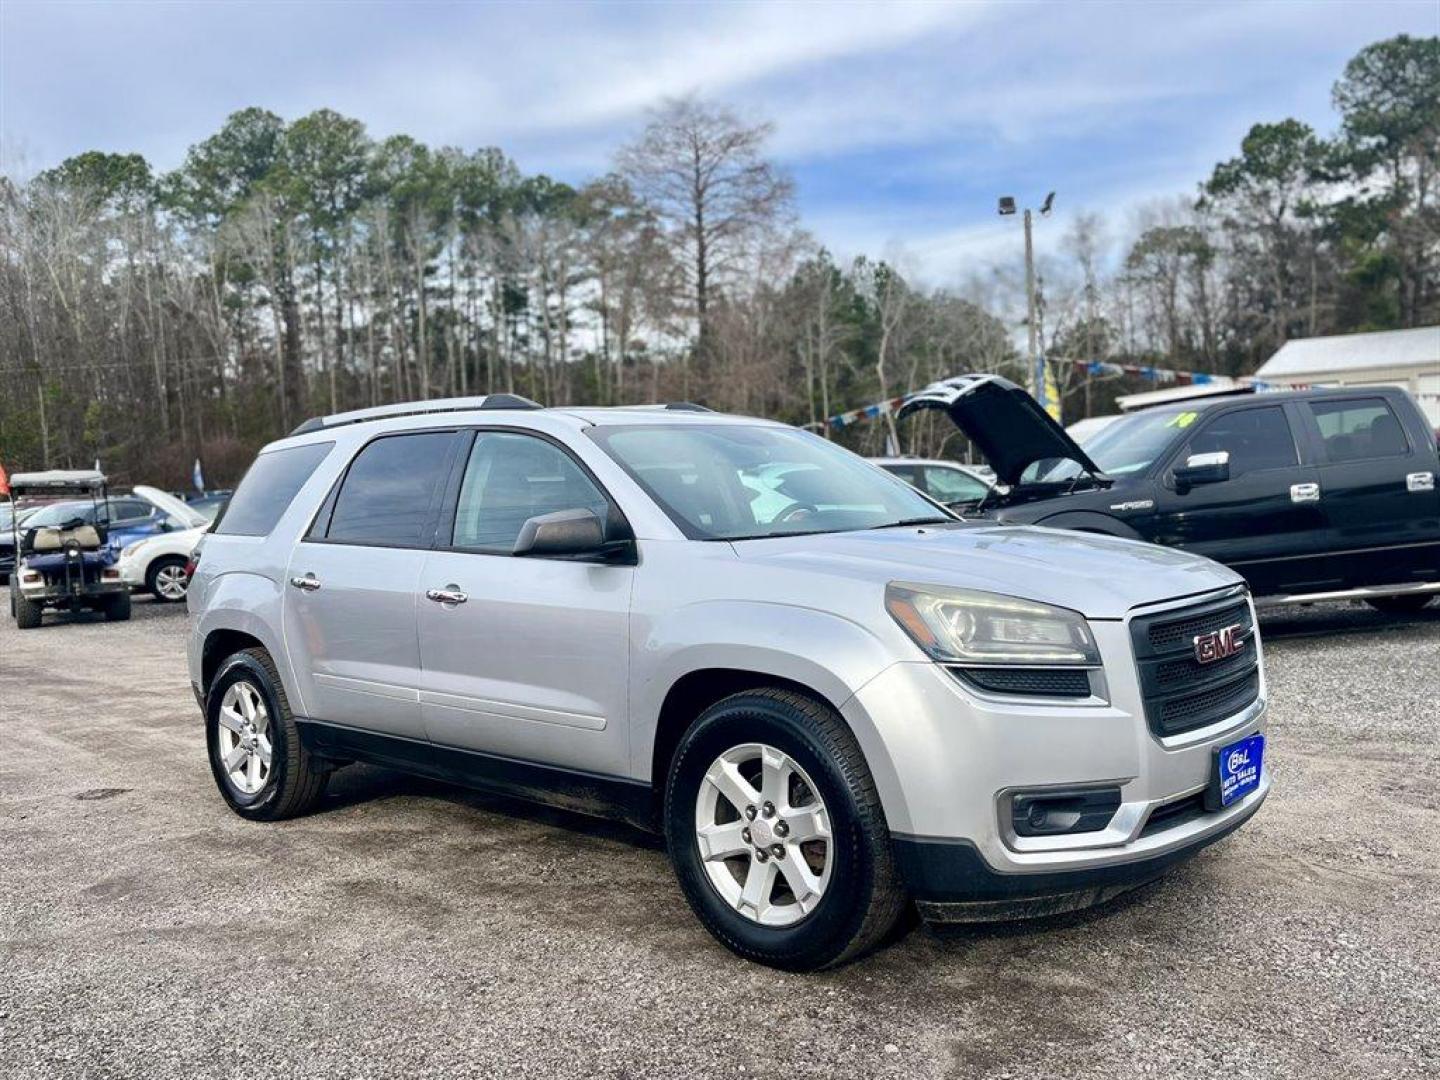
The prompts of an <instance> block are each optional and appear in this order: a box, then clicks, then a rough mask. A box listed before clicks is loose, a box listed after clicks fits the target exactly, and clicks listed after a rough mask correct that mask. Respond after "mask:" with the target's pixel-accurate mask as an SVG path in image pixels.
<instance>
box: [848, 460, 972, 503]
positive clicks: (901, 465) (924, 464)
mask: <svg viewBox="0 0 1440 1080" xmlns="http://www.w3.org/2000/svg"><path fill="white" fill-rule="evenodd" d="M870 460H871V461H872V462H874V463H875V464H876V465H879V466H880V468H882V469H884V470H885V471H886V472H888V473H893V474H894V475H896V476H898V477H899V478H900V479H901V480H904V481H905V482H906V483H907V484H909V485H910V486H911V487H913V488H915V489H917V490H918V491H920V492H921V493H923V494H925V495H929V496H930V498H932V499H934V500H935V501H936V502H938V503H944V504H945V505H946V506H954V505H956V504H957V503H973V502H979V501H980V500H981V499H983V498H984V497H985V495H986V493H987V492H989V490H990V489H991V488H992V487H994V485H995V474H994V472H992V471H991V470H990V469H988V468H986V467H984V466H982V465H961V464H959V463H958V462H954V461H942V460H939V459H936V458H911V457H877V458H871V459H870Z"/></svg>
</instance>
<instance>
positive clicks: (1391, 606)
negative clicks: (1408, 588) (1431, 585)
mask: <svg viewBox="0 0 1440 1080" xmlns="http://www.w3.org/2000/svg"><path fill="white" fill-rule="evenodd" d="M1433 599H1435V594H1434V593H1410V594H1408V595H1404V596H1377V597H1375V598H1374V599H1373V600H1366V601H1365V602H1366V603H1367V604H1369V605H1370V606H1371V607H1373V608H1374V609H1375V610H1376V611H1383V612H1384V613H1385V614H1386V615H1414V614H1415V613H1416V612H1417V611H1420V610H1421V609H1422V608H1424V607H1425V605H1426V604H1428V603H1430V601H1431V600H1433Z"/></svg>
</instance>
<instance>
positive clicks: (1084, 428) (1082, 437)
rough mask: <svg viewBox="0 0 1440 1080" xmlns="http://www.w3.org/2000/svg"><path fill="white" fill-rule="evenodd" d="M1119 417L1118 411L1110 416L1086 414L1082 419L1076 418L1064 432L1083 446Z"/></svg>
mask: <svg viewBox="0 0 1440 1080" xmlns="http://www.w3.org/2000/svg"><path fill="white" fill-rule="evenodd" d="M1119 419H1120V415H1119V414H1118V413H1117V414H1115V415H1112V416H1087V417H1086V418H1085V419H1084V420H1076V421H1075V423H1073V424H1071V425H1070V426H1069V427H1067V428H1066V429H1065V433H1066V434H1067V435H1069V436H1070V438H1072V439H1074V440H1075V441H1076V442H1077V443H1079V444H1080V445H1081V446H1084V445H1085V444H1086V443H1088V442H1089V441H1090V440H1091V439H1093V438H1094V437H1095V436H1096V435H1099V434H1100V432H1102V431H1104V430H1105V429H1106V428H1107V427H1109V426H1110V425H1111V424H1113V423H1114V422H1115V421H1116V420H1119Z"/></svg>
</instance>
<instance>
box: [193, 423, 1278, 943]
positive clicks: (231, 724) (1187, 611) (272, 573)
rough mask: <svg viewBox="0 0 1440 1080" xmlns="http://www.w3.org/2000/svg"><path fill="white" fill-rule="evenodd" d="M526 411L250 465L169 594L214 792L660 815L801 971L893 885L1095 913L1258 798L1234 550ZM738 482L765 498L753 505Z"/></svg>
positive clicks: (346, 427) (681, 870)
mask: <svg viewBox="0 0 1440 1080" xmlns="http://www.w3.org/2000/svg"><path fill="white" fill-rule="evenodd" d="M525 405H526V403H524V402H523V400H522V399H516V398H511V397H509V396H508V395H497V396H494V397H487V398H483V399H461V400H458V401H454V400H452V401H448V402H425V403H411V404H406V405H399V406H394V407H388V408H380V409H369V410H363V411H361V412H358V413H352V414H341V415H338V416H332V417H328V418H325V419H323V420H316V421H310V422H307V423H305V424H303V425H301V427H300V428H299V429H297V430H296V432H295V433H294V434H293V435H292V436H290V437H288V438H285V439H282V440H280V441H279V442H276V443H272V444H271V445H270V446H268V447H266V448H265V449H264V450H262V451H261V453H260V455H259V457H258V458H257V459H256V461H255V463H254V464H253V465H252V466H251V468H250V470H249V472H248V473H247V474H246V476H245V478H244V480H243V481H242V482H241V484H240V486H239V488H238V489H237V490H236V492H235V495H234V497H233V499H232V500H231V502H230V505H229V507H228V508H227V510H226V512H225V514H224V516H223V517H222V518H221V519H220V521H219V522H218V523H217V525H216V527H215V529H214V530H213V531H212V532H210V533H208V534H206V536H205V537H204V539H203V541H202V544H201V548H200V551H199V552H198V553H197V559H198V563H197V565H196V570H195V574H194V577H193V578H192V581H191V585H190V592H189V596H188V598H187V603H188V606H189V610H190V613H191V616H192V619H191V626H192V631H191V637H190V644H189V669H190V677H191V680H192V682H193V684H194V690H195V695H196V699H197V701H198V702H199V703H200V704H201V707H202V709H203V712H204V717H205V728H206V745H207V750H208V756H209V761H210V766H211V769H212V771H213V773H214V777H215V781H216V784H217V786H218V788H219V792H220V794H221V796H222V797H223V798H224V800H225V802H226V803H228V805H229V806H230V807H231V808H232V809H233V810H234V811H235V812H236V813H238V814H240V815H241V816H243V817H246V818H250V819H255V820H275V819H279V818H286V817H290V816H293V815H296V814H300V813H303V812H305V811H306V810H308V809H310V808H311V807H313V806H314V805H315V803H316V800H317V799H318V798H319V797H320V795H321V793H322V791H323V789H324V787H325V783H326V778H327V777H328V775H329V774H330V773H331V772H332V771H333V770H334V769H336V768H339V767H341V766H342V765H343V764H344V763H347V762H350V761H369V762H380V763H384V764H386V765H388V766H391V767H398V768H402V769H406V770H410V771H413V772H417V773H422V774H425V775H428V776H432V777H440V778H443V779H447V780H455V781H461V782H465V783H470V784H475V785H479V786H483V787H487V788H491V789H494V790H498V791H502V792H508V793H510V794H512V795H518V796H523V797H526V798H534V799H541V800H545V801H549V802H552V803H556V804H558V805H561V806H565V807H568V808H570V809H572V810H578V811H581V812H584V813H590V814H614V815H617V816H619V817H622V818H624V819H626V820H629V821H632V822H634V823H636V824H639V825H641V826H644V827H655V828H658V829H660V830H661V831H663V833H664V834H665V836H666V839H667V842H668V850H669V853H670V858H671V860H672V862H673V864H674V867H675V871H676V874H677V876H678V878H679V880H680V884H681V887H682V889H683V891H684V894H685V896H686V898H687V900H688V901H689V903H690V905H691V907H692V908H693V910H694V911H695V913H696V915H697V916H698V917H699V919H700V920H701V921H702V922H703V923H704V925H705V926H706V927H708V928H709V929H710V931H711V932H712V933H713V934H714V935H715V936H716V937H717V938H718V939H719V940H720V941H721V942H723V943H724V944H725V945H727V946H728V947H729V948H731V949H733V950H734V951H735V952H737V953H739V954H740V955H742V956H746V957H749V958H752V959H755V960H758V961H762V962H764V963H769V964H774V965H777V966H780V967H786V968H791V969H812V968H817V967H823V966H826V965H831V964H836V963H839V962H841V961H843V960H845V959H847V958H849V957H853V956H856V955H859V954H860V953H862V952H864V951H865V950H866V949H868V948H870V947H872V946H874V945H875V944H876V943H878V942H880V941H881V940H882V939H884V938H885V936H886V935H887V934H888V933H889V932H890V930H891V928H892V927H893V926H894V925H895V923H896V921H897V919H898V918H899V917H900V914H901V912H902V910H904V908H905V906H906V903H907V900H911V899H913V900H914V901H916V902H917V903H918V905H919V908H920V911H921V912H922V914H924V915H925V916H927V917H929V918H935V919H961V920H964V919H981V920H991V919H995V918H998V917H1004V916H1015V915H1027V914H1039V913H1043V912H1054V911H1057V910H1063V909H1066V908H1070V907H1080V906H1085V905H1087V904H1091V903H1095V902H1097V901H1098V900H1100V899H1102V898H1104V897H1108V896H1110V895H1113V894H1114V893H1115V892H1117V891H1120V890H1122V889H1124V888H1125V887H1128V886H1131V885H1134V884H1137V883H1139V882H1142V881H1146V880H1149V879H1151V878H1153V877H1155V876H1156V875H1158V874H1160V873H1161V872H1162V871H1163V870H1164V869H1166V868H1167V867H1169V866H1171V865H1173V864H1175V863H1176V862H1178V861H1180V860H1182V859H1184V858H1186V857H1188V856H1190V855H1192V854H1194V853H1195V852H1196V851H1197V850H1199V849H1200V848H1201V847H1203V846H1205V845H1207V844H1209V843H1211V842H1212V841H1215V840H1218V839H1220V838H1221V837H1223V836H1225V835H1227V834H1228V833H1230V832H1231V831H1233V830H1234V829H1236V828H1237V827H1239V826H1240V825H1241V824H1242V823H1243V822H1244V821H1246V820H1247V819H1248V818H1249V817H1250V816H1251V815H1252V814H1254V813H1255V811H1256V810H1257V809H1258V808H1259V806H1260V804H1261V802H1262V800H1263V799H1264V798H1265V796H1266V793H1267V791H1268V789H1269V786H1270V778H1269V772H1268V771H1267V769H1266V768H1265V766H1264V761H1263V754H1264V738H1263V735H1262V734H1261V723H1262V718H1263V714H1264V712H1265V708H1266V685H1265V677H1264V672H1263V668H1262V664H1261V650H1260V644H1259V640H1258V638H1257V636H1256V633H1255V621H1254V613H1253V610H1252V606H1251V603H1250V600H1249V597H1248V595H1247V593H1246V590H1245V586H1244V583H1243V581H1242V580H1241V578H1240V577H1239V575H1237V574H1235V573H1234V572H1233V571H1230V570H1227V569H1225V568H1224V567H1222V566H1220V565H1219V564H1217V563H1213V562H1210V561H1209V560H1207V559H1203V558H1199V557H1196V556H1194V555H1190V554H1187V553H1185V552H1179V551H1167V550H1165V549H1163V548H1157V547H1153V546H1150V545H1145V544H1135V543H1132V542H1129V541H1124V540H1115V539H1111V538H1109V537H1102V536H1086V535H1082V534H1079V533H1067V532H1063V531H1059V530H1053V529H1031V528H1016V527H1012V526H998V525H995V524H994V523H990V522H977V523H969V522H964V521H961V520H959V519H957V518H956V517H954V515H952V514H950V513H949V512H947V511H945V510H943V509H941V508H939V507H938V506H937V505H936V504H935V503H933V502H932V501H930V500H929V499H927V498H925V497H924V496H922V495H920V494H919V493H918V492H916V491H914V490H913V489H912V488H911V487H909V486H908V485H907V484H905V483H903V482H902V481H901V480H899V479H898V478H896V477H893V476H889V475H887V474H886V473H885V472H883V471H882V470H880V469H876V468H874V467H873V466H871V465H869V464H868V463H867V462H865V461H864V460H863V459H861V458H859V457H856V456H854V455H852V454H850V453H849V452H848V451H846V450H843V449H841V448H840V447H837V446H836V445H834V444H833V443H830V442H827V441H825V440H824V439H821V438H819V437H817V436H815V435H812V434H809V433H806V432H802V431H797V430H796V429H794V428H790V427H787V426H784V425H782V424H778V423H771V422H767V421H761V420H752V419H745V418H740V417H730V416H722V415H718V414H715V413H709V412H697V411H693V410H687V411H678V410H677V411H664V410H654V409H623V408H622V409H601V408H594V409H588V408H578V407H577V408H568V409H540V408H538V407H525ZM757 475H764V476H765V477H767V478H769V479H773V478H775V477H776V476H777V475H778V477H779V479H778V481H777V482H776V483H775V484H774V486H773V488H771V490H773V491H775V492H778V493H779V494H781V495H783V496H785V497H786V499H787V501H785V502H784V503H783V504H781V503H779V502H770V503H769V504H767V505H766V506H765V507H764V508H763V509H758V510H757V500H756V499H755V497H754V496H755V494H756V491H755V489H754V488H753V487H752V486H751V485H749V484H747V483H746V479H745V478H746V477H747V476H749V477H754V476H757ZM792 484H793V485H795V486H793V487H792ZM1037 567H1043V568H1044V572H1043V573H1037V572H1036V568H1037ZM605 930H606V928H605V927H604V926H603V925H601V924H599V923H597V925H596V932H597V933H603V932H605Z"/></svg>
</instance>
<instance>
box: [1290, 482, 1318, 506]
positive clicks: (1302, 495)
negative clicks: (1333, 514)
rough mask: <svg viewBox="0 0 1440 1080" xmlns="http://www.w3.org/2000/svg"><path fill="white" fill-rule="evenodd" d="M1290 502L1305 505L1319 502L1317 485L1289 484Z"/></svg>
mask: <svg viewBox="0 0 1440 1080" xmlns="http://www.w3.org/2000/svg"><path fill="white" fill-rule="evenodd" d="M1290 501H1291V502H1292V503H1307V502H1319V501H1320V485H1319V484H1291V485H1290Z"/></svg>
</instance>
